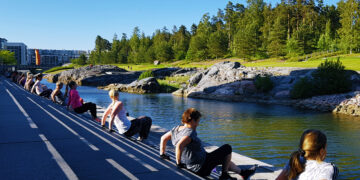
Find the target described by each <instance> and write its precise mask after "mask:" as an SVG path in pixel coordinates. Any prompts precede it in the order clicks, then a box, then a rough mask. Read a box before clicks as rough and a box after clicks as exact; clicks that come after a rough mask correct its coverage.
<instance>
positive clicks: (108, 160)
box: [106, 159, 138, 179]
mask: <svg viewBox="0 0 360 180" xmlns="http://www.w3.org/2000/svg"><path fill="white" fill-rule="evenodd" d="M106 161H107V162H108V163H110V164H111V165H112V166H114V168H116V169H117V170H119V171H120V172H122V173H123V174H125V175H126V176H127V177H128V178H130V179H138V178H137V177H135V176H134V175H133V174H131V173H130V172H129V171H128V170H126V169H125V168H124V167H122V166H121V165H120V164H118V163H117V162H115V161H114V160H113V159H106Z"/></svg>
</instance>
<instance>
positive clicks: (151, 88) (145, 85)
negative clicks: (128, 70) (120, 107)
mask: <svg viewBox="0 0 360 180" xmlns="http://www.w3.org/2000/svg"><path fill="white" fill-rule="evenodd" d="M103 89H106V90H109V89H117V90H119V91H122V92H128V93H136V94H147V93H160V91H161V88H160V84H159V83H158V82H157V80H156V79H155V78H154V77H148V78H145V79H141V80H136V81H134V82H132V83H130V84H111V85H108V86H106V87H103Z"/></svg>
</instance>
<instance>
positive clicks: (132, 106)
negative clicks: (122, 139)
mask: <svg viewBox="0 0 360 180" xmlns="http://www.w3.org/2000/svg"><path fill="white" fill-rule="evenodd" d="M48 86H49V87H50V88H54V85H53V84H48ZM78 91H79V94H80V96H81V97H83V98H84V99H85V100H86V101H92V102H94V103H96V104H98V105H100V106H103V107H105V106H107V105H108V104H109V103H110V99H109V97H108V95H107V91H103V90H98V89H96V88H92V87H78ZM120 100H121V101H123V102H124V104H125V107H126V109H127V110H128V111H129V112H130V115H132V116H135V117H136V116H140V115H147V116H150V117H152V118H153V123H154V124H156V125H159V126H161V127H164V128H167V129H170V128H172V127H174V126H175V125H177V124H179V123H180V119H181V114H182V112H184V111H185V110H186V109H187V108H189V107H195V108H197V109H198V110H200V112H201V113H202V114H203V117H202V119H201V123H200V127H199V128H198V133H199V136H200V137H201V139H203V140H204V141H205V142H208V143H211V144H215V145H222V144H224V143H229V144H231V145H232V146H233V150H234V151H236V152H238V153H241V154H244V155H246V156H250V157H253V158H255V159H259V160H262V161H264V162H267V163H270V164H273V165H275V166H277V167H283V166H284V165H285V163H286V162H287V160H288V158H289V156H290V154H291V152H292V151H294V150H297V146H298V143H299V138H300V136H301V134H302V132H303V131H304V130H305V129H309V128H313V129H320V130H322V131H324V132H325V133H326V135H327V137H328V155H327V161H331V162H334V163H336V164H337V165H338V166H339V168H340V171H341V177H340V178H341V179H358V178H360V163H359V162H360V153H359V152H360V142H359V139H360V118H355V117H349V116H340V115H333V114H331V113H318V112H312V111H304V110H298V109H294V108H291V107H286V106H279V105H261V104H252V103H234V102H220V101H213V100H200V99H184V98H180V97H174V96H172V95H169V94H157V95H137V94H127V93H120Z"/></svg>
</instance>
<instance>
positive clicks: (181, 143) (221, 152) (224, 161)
mask: <svg viewBox="0 0 360 180" xmlns="http://www.w3.org/2000/svg"><path fill="white" fill-rule="evenodd" d="M200 117H201V114H200V112H199V111H197V110H196V109H194V108H189V109H187V110H186V111H185V112H184V113H183V115H182V120H181V122H182V123H183V125H180V126H176V127H174V128H173V129H172V130H171V131H169V132H167V133H166V134H164V135H163V136H162V137H161V140H160V157H161V158H163V159H169V156H167V155H166V154H165V149H166V143H167V142H168V141H169V140H171V141H172V144H173V145H174V146H175V155H176V164H177V166H178V167H180V168H182V167H186V168H187V169H189V170H191V171H193V172H195V173H196V174H198V175H200V176H203V177H204V176H208V175H210V173H211V171H212V170H213V169H214V168H215V167H216V166H217V165H220V164H221V165H222V173H221V176H220V179H236V178H232V177H231V176H230V175H229V174H228V171H233V172H236V173H238V174H239V175H241V176H242V177H243V178H244V179H248V178H249V177H250V176H251V175H252V174H254V173H255V170H256V168H255V167H252V168H250V169H246V170H244V169H240V168H239V167H237V166H236V165H235V164H234V163H233V162H232V161H231V152H232V148H231V146H230V145H228V144H225V145H223V146H221V147H219V148H218V149H216V150H214V151H213V152H211V153H207V152H206V151H205V149H204V147H203V145H202V142H201V140H200V139H199V138H198V137H197V133H196V127H197V126H198V125H199V122H200Z"/></svg>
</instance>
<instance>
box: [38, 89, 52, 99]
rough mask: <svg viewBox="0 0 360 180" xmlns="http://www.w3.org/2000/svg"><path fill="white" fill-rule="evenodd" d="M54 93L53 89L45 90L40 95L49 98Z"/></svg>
mask: <svg viewBox="0 0 360 180" xmlns="http://www.w3.org/2000/svg"><path fill="white" fill-rule="evenodd" d="M51 93H52V89H47V90H44V91H43V92H42V93H40V94H39V96H44V97H46V98H49V97H50V95H51Z"/></svg>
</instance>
